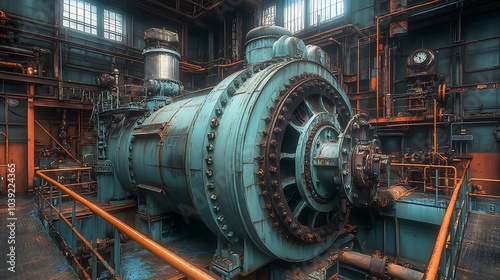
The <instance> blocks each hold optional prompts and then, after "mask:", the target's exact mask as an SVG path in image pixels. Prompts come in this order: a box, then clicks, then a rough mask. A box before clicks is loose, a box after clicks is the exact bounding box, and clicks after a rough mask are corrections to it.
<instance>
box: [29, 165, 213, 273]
mask: <svg viewBox="0 0 500 280" xmlns="http://www.w3.org/2000/svg"><path fill="white" fill-rule="evenodd" d="M89 169H90V168H66V169H52V170H38V171H37V172H36V173H37V174H38V175H39V176H40V177H42V178H43V179H45V180H47V181H48V182H50V183H51V184H53V185H54V186H56V187H58V188H59V189H61V190H62V191H64V192H66V193H67V194H68V195H69V196H71V197H72V198H73V199H75V200H76V201H78V202H80V203H82V204H83V205H85V206H86V207H88V208H89V210H90V211H92V212H93V213H95V214H96V215H98V216H99V217H101V218H103V219H104V220H105V221H107V222H108V223H110V224H112V225H113V226H114V227H116V229H118V230H119V231H120V232H122V233H123V234H125V235H126V236H128V237H129V238H130V239H132V240H133V241H135V242H137V243H138V244H139V245H141V246H142V247H144V248H145V249H147V250H148V251H150V252H151V253H153V254H154V255H156V256H158V257H160V258H162V259H163V260H165V261H167V262H168V263H169V264H171V265H172V266H173V267H175V268H176V269H177V270H179V271H180V272H181V273H183V274H185V275H187V276H189V277H191V278H193V279H207V280H215V279H216V278H215V276H214V275H212V274H211V273H210V272H208V271H206V270H205V269H204V268H202V267H198V266H197V265H195V264H193V263H191V262H189V261H188V260H185V259H183V258H182V257H180V256H179V255H177V254H176V253H174V252H173V251H170V250H168V249H167V248H165V247H163V246H161V245H160V244H158V243H156V242H154V241H153V240H151V239H149V238H148V237H146V236H145V235H143V234H142V233H140V232H138V231H137V230H135V229H134V228H132V227H130V226H128V225H127V224H125V223H124V222H122V221H121V220H120V219H118V218H116V217H114V216H113V215H111V214H109V213H108V212H106V211H104V210H103V209H102V208H100V207H99V206H97V205H95V204H93V203H92V202H90V201H88V200H86V199H85V198H83V197H82V196H80V195H79V194H77V193H75V192H73V191H72V190H71V189H69V188H67V187H65V186H64V185H62V184H61V183H59V182H57V181H56V180H54V179H52V178H50V177H49V176H47V175H46V174H44V173H45V172H55V171H57V172H61V171H75V170H89Z"/></svg>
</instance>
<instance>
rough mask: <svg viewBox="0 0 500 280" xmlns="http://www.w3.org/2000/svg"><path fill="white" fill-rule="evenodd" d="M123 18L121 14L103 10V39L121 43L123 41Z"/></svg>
mask: <svg viewBox="0 0 500 280" xmlns="http://www.w3.org/2000/svg"><path fill="white" fill-rule="evenodd" d="M123 35H124V32H123V17H122V15H121V14H119V13H116V12H111V11H108V10H106V9H105V10H104V38H106V39H110V40H113V41H118V42H121V41H122V40H123Z"/></svg>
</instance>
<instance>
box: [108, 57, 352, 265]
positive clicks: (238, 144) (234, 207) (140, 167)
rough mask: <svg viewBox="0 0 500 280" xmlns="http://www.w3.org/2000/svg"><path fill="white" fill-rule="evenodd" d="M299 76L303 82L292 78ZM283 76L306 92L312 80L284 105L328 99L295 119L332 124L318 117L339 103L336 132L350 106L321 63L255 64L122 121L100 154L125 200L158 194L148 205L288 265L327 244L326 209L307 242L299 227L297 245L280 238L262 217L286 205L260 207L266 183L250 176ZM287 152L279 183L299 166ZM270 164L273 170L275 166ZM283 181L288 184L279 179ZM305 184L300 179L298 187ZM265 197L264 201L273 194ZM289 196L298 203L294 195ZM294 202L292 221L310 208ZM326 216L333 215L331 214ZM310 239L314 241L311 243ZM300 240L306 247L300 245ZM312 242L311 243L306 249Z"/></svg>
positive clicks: (256, 165)
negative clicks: (205, 91) (192, 217)
mask: <svg viewBox="0 0 500 280" xmlns="http://www.w3.org/2000/svg"><path fill="white" fill-rule="evenodd" d="M261 68H262V70H261ZM254 69H255V70H257V71H254ZM304 73H307V74H308V75H307V76H301V75H303V74H304ZM292 78H294V79H297V82H298V84H304V83H307V82H308V80H311V81H313V83H314V84H313V85H309V86H308V87H311V89H312V88H315V87H316V84H318V83H319V84H318V86H317V89H315V90H312V91H310V92H304V93H301V95H303V96H301V97H299V98H297V102H295V103H297V104H295V105H293V104H292V105H293V106H295V107H298V106H301V107H302V106H303V107H304V108H305V107H307V106H309V105H306V104H303V105H299V104H300V103H302V101H304V100H307V97H308V96H309V93H315V97H314V98H318V100H320V99H322V98H323V97H322V96H323V95H324V96H325V97H324V98H325V100H328V101H325V104H323V105H321V107H318V108H317V109H318V112H317V113H312V112H311V113H310V114H311V116H306V115H304V118H308V117H313V116H315V115H318V116H320V117H318V118H325V120H326V119H328V118H331V119H332V123H333V122H334V121H333V115H331V114H329V113H327V112H326V111H327V110H332V109H334V105H333V103H334V102H335V101H334V96H336V98H337V100H338V101H339V102H338V105H339V106H338V108H339V109H338V112H337V113H338V114H341V115H342V117H339V120H338V121H336V124H335V125H337V126H340V125H342V123H345V122H346V121H347V120H348V119H349V116H350V114H351V109H350V107H349V103H348V102H347V97H346V96H345V95H344V94H343V93H342V92H341V91H338V90H336V89H340V86H339V85H338V82H337V81H336V80H335V78H334V76H333V75H332V74H331V72H330V71H329V70H328V69H326V68H325V67H323V66H322V65H320V64H317V63H315V62H310V61H306V60H296V61H291V62H282V63H275V64H270V63H269V64H262V65H259V66H257V67H251V68H250V69H245V70H242V71H240V72H238V73H235V74H233V75H231V76H229V77H228V78H226V79H225V80H224V81H222V82H221V83H220V84H218V85H217V86H216V87H215V88H214V89H213V90H212V92H211V93H210V94H209V95H207V96H198V97H190V98H186V99H182V100H177V101H175V102H174V103H172V104H169V105H168V106H165V107H163V108H161V109H159V110H158V111H156V112H152V113H151V115H150V116H148V117H146V118H144V119H143V118H139V119H124V120H123V121H122V123H120V124H119V125H118V126H117V127H116V129H114V130H113V131H112V132H111V136H110V140H109V149H108V150H109V151H110V152H111V153H113V156H112V158H113V159H112V160H113V163H114V169H115V174H116V178H118V180H119V181H120V183H121V185H122V186H124V187H125V188H126V189H127V190H128V191H130V192H131V193H136V187H137V186H138V185H141V184H143V185H148V186H153V187H155V188H161V189H162V190H163V191H164V194H160V195H154V196H153V199H156V200H158V202H159V203H162V204H163V205H164V207H165V209H168V210H169V211H175V212H180V213H182V212H183V211H185V209H195V211H196V214H198V215H199V216H200V217H201V219H202V220H203V221H204V223H205V224H206V225H207V226H208V227H209V228H210V229H211V230H212V231H213V232H214V233H216V234H217V235H218V236H220V237H223V238H225V239H227V240H228V241H229V242H231V243H240V242H242V241H243V240H244V239H251V240H252V243H254V244H256V245H257V246H258V248H259V249H260V250H262V251H264V252H266V253H267V254H269V255H271V256H273V257H277V258H280V259H286V260H290V261H301V260H306V259H309V258H311V257H314V256H316V255H317V254H319V253H320V252H321V251H323V250H324V249H326V248H327V247H328V246H329V245H330V244H331V242H333V240H334V239H335V237H336V234H335V232H336V231H337V230H339V229H340V228H341V227H342V225H343V222H341V223H338V224H335V225H334V226H333V228H330V226H329V224H328V222H327V218H326V216H328V214H327V213H328V211H332V209H333V208H332V207H333V206H331V205H330V206H329V208H328V207H327V208H328V209H326V210H324V211H326V212H324V213H325V214H324V215H325V218H322V220H321V221H319V220H318V221H317V224H318V225H321V226H322V227H327V228H325V229H324V231H322V233H321V234H322V236H321V237H319V233H318V236H316V237H314V236H313V233H310V232H309V233H310V234H311V235H310V236H305V234H307V230H305V228H304V229H303V231H304V237H303V238H304V241H301V239H297V240H295V241H293V240H292V239H293V238H294V237H292V234H291V233H279V231H283V230H285V228H284V229H282V230H279V227H276V226H274V225H275V224H281V223H283V227H286V226H285V223H286V222H285V221H283V222H281V220H278V219H279V218H280V217H275V218H270V217H271V216H273V215H271V214H273V213H274V212H279V213H280V214H282V213H283V212H286V211H285V210H286V208H287V207H286V205H285V207H283V209H284V210H283V211H281V210H279V209H278V208H276V209H266V207H268V206H266V205H268V204H269V205H271V204H272V203H270V202H268V201H266V200H267V198H266V199H264V198H263V195H262V194H263V193H266V192H267V194H269V192H270V191H265V190H264V191H263V188H264V187H265V186H261V185H259V183H260V182H261V181H262V180H266V178H265V177H266V176H264V177H263V178H261V177H260V175H256V173H257V174H258V173H259V170H261V169H263V167H264V166H263V163H262V162H259V160H260V158H261V157H263V156H264V154H263V153H264V152H265V151H264V150H263V148H262V147H261V146H259V143H261V142H262V141H265V140H264V139H263V137H264V136H265V135H263V132H262V131H265V130H266V127H267V126H268V123H266V121H265V119H266V118H268V117H270V116H274V113H273V112H270V110H269V108H270V107H272V106H273V105H275V100H276V99H277V98H279V95H280V91H281V92H282V94H285V93H288V91H286V86H287V85H289V84H290V83H291V82H290V81H289V80H290V79H292ZM313 78H314V79H313ZM320 83H323V85H320ZM320 87H321V88H320ZM327 87H328V88H329V89H328V90H326V88H327ZM290 94H292V93H291V92H290ZM316 95H317V96H316ZM311 98H312V97H311ZM299 99H300V100H299ZM318 102H320V101H318ZM313 106H316V105H313ZM317 106H320V105H319V104H318V105H317ZM326 108H328V109H326ZM323 111H324V112H323ZM290 114H292V111H291V112H290ZM304 114H306V113H304ZM323 115H324V117H323ZM327 115H328V116H327ZM276 117H279V115H277V116H276ZM287 118H291V116H287ZM311 121H313V120H311ZM304 125H305V124H304ZM344 125H345V124H344ZM278 130H279V128H277V127H276V128H275V129H273V131H276V132H278ZM283 130H286V129H283ZM290 133H293V132H290ZM280 137H281V139H280V140H279V141H280V142H283V141H284V140H283V139H284V138H286V137H287V136H284V135H281V136H279V135H278V138H280ZM306 138H307V137H306ZM294 141H295V142H296V143H295V144H293V146H296V145H297V141H299V139H298V138H297V139H296V140H294ZM304 141H306V140H304ZM270 143H271V144H270V147H269V148H272V145H273V144H274V141H273V139H271V140H270ZM261 145H264V144H261ZM300 145H302V144H300ZM284 148H285V147H284ZM286 148H287V149H289V150H288V151H286V152H283V160H282V162H283V166H282V167H281V168H282V169H283V171H282V172H283V173H282V175H281V177H282V178H281V179H280V181H285V180H286V179H290V180H300V178H296V179H292V178H295V173H296V172H295V171H296V170H301V168H302V167H301V166H296V167H294V165H295V163H294V159H295V158H294V157H293V156H292V155H291V154H292V150H293V149H294V148H293V147H290V148H288V147H286ZM266 149H267V148H266ZM285 154H286V155H285ZM289 157H290V158H289ZM289 159H290V160H289ZM271 165H272V164H271ZM299 165H300V163H299ZM276 166H278V167H279V166H280V165H279V164H277V163H276ZM273 170H274V169H273ZM264 172H270V171H264ZM273 172H276V171H273ZM332 174H333V171H332ZM268 176H269V177H270V178H269V184H273V183H275V182H274V181H275V179H272V177H273V174H269V175H268ZM289 176H290V178H285V177H289ZM332 178H333V175H332ZM278 179H279V178H277V179H276V180H278ZM332 182H333V181H332ZM260 184H267V183H260ZM285 184H288V183H287V182H284V183H283V185H281V188H283V189H284V192H283V193H280V194H277V195H276V197H277V196H283V199H284V201H285V202H286V195H287V194H288V192H290V194H288V195H290V196H292V194H291V193H292V192H293V191H292V189H297V188H298V187H297V186H296V185H297V184H295V183H293V187H292V188H291V190H290V191H287V187H288V185H285ZM300 184H302V183H300ZM305 184H306V183H305V182H304V183H303V185H305ZM139 187H140V186H139ZM269 188H271V187H269ZM285 192H286V194H285ZM305 192H306V193H307V191H305ZM296 193H297V194H298V193H299V192H296ZM269 195H271V196H272V195H273V193H272V192H271V193H270V194H269ZM332 196H334V194H333V193H332ZM297 199H298V200H300V196H297ZM334 201H336V202H335V207H337V206H338V205H337V202H338V201H341V199H340V195H337V198H336V199H335V200H334ZM280 202H281V201H280V200H278V199H276V206H275V205H273V206H269V207H273V208H274V207H280V206H281V205H282V204H280ZM299 203H300V205H299V204H294V205H291V206H290V207H292V206H293V207H295V208H296V209H295V211H296V212H297V214H298V215H299V216H300V213H301V211H302V210H301V208H302V209H309V207H308V206H307V205H308V202H306V200H301V201H299ZM278 205H279V206H278ZM293 207H292V208H293ZM333 210H335V211H338V209H336V208H335V209H333ZM289 211H290V212H292V211H294V209H290V210H289ZM307 211H308V212H309V211H310V212H313V210H307ZM343 211H345V209H344V210H343ZM290 212H289V214H285V215H283V216H287V217H283V219H284V220H285V219H287V218H293V213H290ZM344 214H345V213H344ZM274 215H276V216H278V215H279V214H278V213H277V214H274ZM307 215H309V214H307V213H305V214H304V215H303V216H304V219H307ZM288 216H289V217H288ZM341 216H342V215H341ZM344 218H345V216H344ZM332 219H333V217H332ZM304 223H307V222H304ZM305 226H306V225H301V224H300V223H298V222H297V224H296V225H295V226H294V227H297V228H298V233H297V234H298V236H300V234H301V231H302V229H300V228H301V227H305ZM311 227H312V226H311ZM318 228H319V226H318ZM337 233H338V232H337ZM286 234H288V235H289V236H288V238H284V236H285V235H286ZM297 238H300V237H297ZM315 238H318V240H320V241H318V242H315V241H313V240H312V239H315ZM288 239H290V240H288ZM310 239H311V240H310ZM307 240H310V241H311V242H310V243H308V242H307ZM301 243H302V244H301ZM306 244H309V245H306ZM311 244H314V246H310V245H311Z"/></svg>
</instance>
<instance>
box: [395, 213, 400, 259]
mask: <svg viewBox="0 0 500 280" xmlns="http://www.w3.org/2000/svg"><path fill="white" fill-rule="evenodd" d="M394 209H396V208H394ZM394 227H395V229H394V230H395V231H396V259H399V221H398V215H396V210H394Z"/></svg>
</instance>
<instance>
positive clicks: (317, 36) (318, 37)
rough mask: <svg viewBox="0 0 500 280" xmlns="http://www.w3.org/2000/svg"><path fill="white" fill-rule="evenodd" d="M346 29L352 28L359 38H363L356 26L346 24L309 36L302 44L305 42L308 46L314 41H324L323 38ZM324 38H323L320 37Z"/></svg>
mask: <svg viewBox="0 0 500 280" xmlns="http://www.w3.org/2000/svg"><path fill="white" fill-rule="evenodd" d="M346 28H352V29H354V30H355V31H356V33H358V34H359V35H360V36H365V35H364V34H363V33H362V32H361V31H360V30H359V29H358V27H357V26H356V25H354V24H352V23H349V24H346V25H342V26H339V27H336V28H333V29H328V30H326V31H323V32H320V33H318V34H314V35H311V36H309V37H306V38H304V39H302V40H303V41H304V42H307V43H308V44H312V43H313V42H315V41H318V40H321V39H324V38H329V37H331V36H332V34H334V33H336V32H338V31H342V30H344V29H346ZM322 36H324V38H323V37H322Z"/></svg>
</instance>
